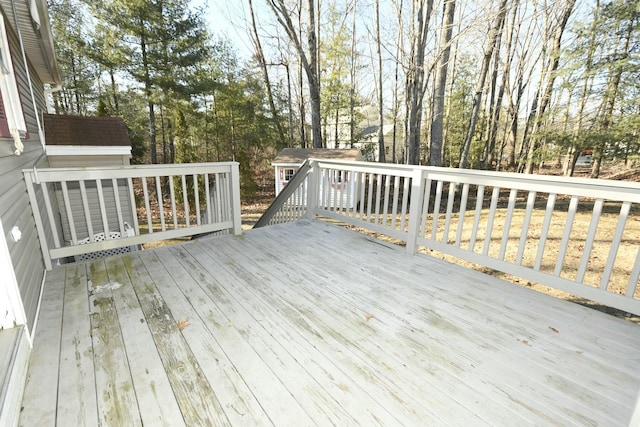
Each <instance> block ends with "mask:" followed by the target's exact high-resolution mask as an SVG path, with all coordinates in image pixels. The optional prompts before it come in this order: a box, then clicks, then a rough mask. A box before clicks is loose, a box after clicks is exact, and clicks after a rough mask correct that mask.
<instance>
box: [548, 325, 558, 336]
mask: <svg viewBox="0 0 640 427" xmlns="http://www.w3.org/2000/svg"><path fill="white" fill-rule="evenodd" d="M549 329H551V330H552V331H553V332H555V333H556V334H557V333H558V332H560V331H558V330H557V329H556V328H554V327H553V326H549Z"/></svg>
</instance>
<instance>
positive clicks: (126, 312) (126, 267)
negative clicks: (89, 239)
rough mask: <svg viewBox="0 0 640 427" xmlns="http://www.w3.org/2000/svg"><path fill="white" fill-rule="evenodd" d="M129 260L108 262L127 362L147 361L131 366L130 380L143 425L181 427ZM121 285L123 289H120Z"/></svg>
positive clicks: (116, 259) (175, 404)
mask: <svg viewBox="0 0 640 427" xmlns="http://www.w3.org/2000/svg"><path fill="white" fill-rule="evenodd" d="M126 260H130V258H126V259H124V258H109V259H107V260H106V267H107V271H108V272H109V284H110V287H114V288H115V287H117V289H115V290H116V291H117V292H111V294H112V296H113V300H114V304H115V307H116V310H117V312H118V320H119V323H120V330H121V331H122V337H123V342H124V345H125V348H126V351H127V359H128V360H133V361H136V360H144V364H142V363H130V364H129V367H130V370H131V379H132V381H133V387H134V390H135V392H136V397H137V401H138V406H139V409H140V414H141V421H142V424H143V425H152V426H161V425H166V426H176V427H177V426H180V425H182V423H179V420H180V418H181V413H180V408H179V407H178V405H177V402H176V399H175V398H174V395H173V390H172V388H171V384H170V382H169V380H168V378H167V375H166V371H165V368H164V365H163V364H162V360H161V358H160V355H159V352H158V351H154V348H155V343H154V341H153V338H152V337H151V335H150V334H149V323H148V322H147V321H146V320H145V314H144V313H143V311H142V308H141V306H140V301H139V297H138V295H137V294H136V292H135V290H134V287H133V285H132V279H135V276H134V275H133V274H132V271H131V270H132V269H131V263H128V262H125V261H126ZM120 285H122V286H120Z"/></svg>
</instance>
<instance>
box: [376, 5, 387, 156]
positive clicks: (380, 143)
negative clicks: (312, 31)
mask: <svg viewBox="0 0 640 427" xmlns="http://www.w3.org/2000/svg"><path fill="white" fill-rule="evenodd" d="M381 46H382V40H380V0H376V53H377V56H378V73H379V74H378V122H379V127H378V161H379V162H380V163H384V162H385V161H386V159H385V151H384V103H383V94H382V48H381Z"/></svg>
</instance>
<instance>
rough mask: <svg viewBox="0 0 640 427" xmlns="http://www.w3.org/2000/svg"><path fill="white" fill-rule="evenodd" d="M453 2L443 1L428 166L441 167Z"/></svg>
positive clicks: (450, 0)
mask: <svg viewBox="0 0 640 427" xmlns="http://www.w3.org/2000/svg"><path fill="white" fill-rule="evenodd" d="M455 9H456V2H455V0H445V2H444V5H443V24H442V34H441V36H440V37H441V38H440V51H441V52H440V57H439V59H438V66H437V73H438V74H437V77H436V80H435V87H434V90H433V111H432V121H431V142H430V148H429V164H430V165H431V166H441V165H442V147H443V145H444V135H443V125H444V95H445V92H446V87H447V71H448V67H449V59H450V56H451V38H452V35H453V17H454V15H455Z"/></svg>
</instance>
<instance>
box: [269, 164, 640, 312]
mask: <svg viewBox="0 0 640 427" xmlns="http://www.w3.org/2000/svg"><path fill="white" fill-rule="evenodd" d="M310 165H311V170H310V171H309V173H308V176H307V179H306V180H305V182H307V181H308V182H309V184H308V185H307V197H306V198H305V199H304V200H302V203H304V204H305V205H306V206H304V210H306V211H307V216H311V217H315V216H324V217H329V218H332V219H335V220H339V221H342V222H344V223H347V224H351V225H354V226H357V227H361V228H364V229H367V230H371V231H374V232H378V233H381V234H385V235H389V236H391V237H394V238H396V239H399V240H402V241H404V242H406V245H407V251H408V252H409V253H414V252H415V251H416V250H418V249H419V248H420V247H423V248H427V249H429V250H434V251H438V252H441V253H444V254H447V255H451V256H454V257H456V258H459V259H462V260H466V261H470V262H472V263H475V264H479V265H481V266H484V267H488V268H489V269H495V270H499V271H501V272H504V273H507V274H511V275H514V276H518V277H521V278H523V279H526V280H530V281H533V282H537V283H540V284H542V285H545V286H548V287H552V288H555V289H559V290H562V291H564V292H567V293H569V294H573V295H577V296H580V297H583V298H587V299H589V300H592V301H596V302H598V303H601V304H604V305H607V306H611V307H616V308H619V309H622V310H625V311H628V312H632V313H636V314H640V287H639V286H638V280H639V277H640V184H637V183H629V182H619V181H608V180H592V179H577V178H564V177H554V176H540V175H524V174H513V173H499V172H487V171H476V170H462V169H448V168H433V167H418V166H415V167H412V166H399V165H391V164H375V163H365V162H342V161H324V160H311V161H310ZM292 190H293V189H292ZM293 193H295V192H293V191H292V194H293ZM307 201H309V203H307ZM287 208H288V207H287V205H283V206H282V207H281V208H280V210H281V211H282V212H279V213H278V215H279V217H280V218H287V213H286V212H284V210H286V209H287ZM296 209H298V210H300V209H301V207H300V206H298V207H296ZM290 216H291V217H292V218H293V217H294V216H293V215H290Z"/></svg>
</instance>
